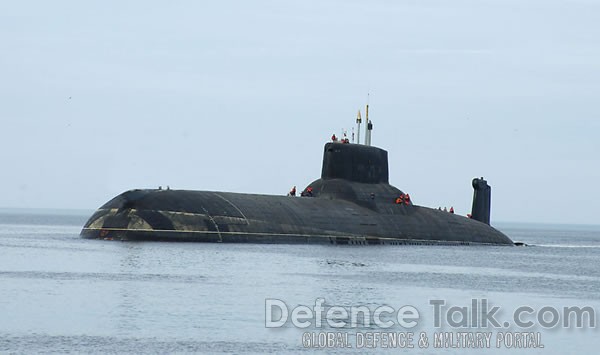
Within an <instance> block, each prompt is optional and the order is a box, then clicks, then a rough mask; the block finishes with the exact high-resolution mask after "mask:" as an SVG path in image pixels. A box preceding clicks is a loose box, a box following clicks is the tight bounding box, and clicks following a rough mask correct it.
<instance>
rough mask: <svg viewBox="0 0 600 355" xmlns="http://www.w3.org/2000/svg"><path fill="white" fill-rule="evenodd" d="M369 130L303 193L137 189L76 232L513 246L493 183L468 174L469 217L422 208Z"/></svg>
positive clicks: (340, 150) (335, 154)
mask: <svg viewBox="0 0 600 355" xmlns="http://www.w3.org/2000/svg"><path fill="white" fill-rule="evenodd" d="M369 123H370V122H369ZM369 128H371V127H369ZM359 132H360V131H359ZM369 133H370V132H369ZM368 137H369V140H366V141H365V144H355V143H349V142H348V140H347V139H346V140H342V141H337V142H327V143H326V144H325V147H324V152H323V165H322V170H321V178H319V179H317V180H315V181H313V182H312V183H310V184H309V185H308V186H307V187H306V188H305V189H304V191H303V193H302V197H300V196H298V197H295V196H276V195H259V194H245V193H233V192H219V191H189V190H175V189H160V188H159V189H135V190H130V191H126V192H124V193H122V194H120V195H118V196H116V197H115V198H113V199H112V200H110V201H108V202H107V203H106V204H104V205H103V206H101V207H100V208H99V209H98V210H97V211H96V212H95V213H94V214H93V215H92V216H91V217H90V218H89V220H88V221H87V222H86V223H85V225H84V226H83V228H82V230H81V234H80V236H81V237H82V238H87V239H104V240H123V241H136V240H139V241H173V242H175V241H177V242H212V243H267V244H268V243H270V244H275V243H282V244H336V245H339V244H341V245H514V243H513V241H512V240H511V239H510V238H509V237H507V236H506V235H504V234H503V233H502V232H500V231H498V230H496V229H495V228H493V227H492V226H490V207H491V206H490V205H491V187H490V186H489V185H488V183H487V181H486V180H484V179H483V178H475V179H473V181H472V185H473V188H474V194H473V205H472V211H471V214H470V217H465V216H459V215H456V214H453V213H449V212H445V211H440V210H439V209H434V208H428V207H423V206H418V205H416V204H413V202H412V201H411V200H410V197H408V196H407V194H405V193H404V192H403V191H401V190H400V189H398V188H396V187H394V186H392V185H390V184H389V171H388V152H387V151H386V150H384V149H381V148H378V147H375V146H371V145H370V135H369V136H368Z"/></svg>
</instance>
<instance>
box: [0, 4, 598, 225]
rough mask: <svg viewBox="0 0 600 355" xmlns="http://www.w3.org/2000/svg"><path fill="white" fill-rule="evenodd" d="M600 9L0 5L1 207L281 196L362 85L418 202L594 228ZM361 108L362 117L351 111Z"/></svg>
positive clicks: (380, 134) (345, 117)
mask: <svg viewBox="0 0 600 355" xmlns="http://www.w3.org/2000/svg"><path fill="white" fill-rule="evenodd" d="M599 15H600V2H598V1H591V0H590V1H586V0H571V1H567V0H562V1H559V0H543V1H541V0H528V1H522V0H518V1H517V0H497V1H496V0H470V1H467V0H455V1H446V0H438V1H428V0H412V1H403V0H398V1H383V0H380V1H348V0H344V1H342V0H338V1H322V0H319V1H169V2H156V1H94V2H92V1H3V2H0V53H1V55H0V90H1V94H0V120H1V124H2V125H1V129H0V166H1V170H0V171H1V174H0V185H1V186H2V194H0V207H37V208H85V209H94V208H97V207H98V206H100V205H101V204H103V203H104V202H106V201H108V200H109V199H111V198H112V197H114V196H115V195H117V194H119V193H121V192H123V191H125V190H128V189H131V188H147V187H157V186H158V185H163V186H165V185H170V186H171V187H172V188H179V189H196V190H220V191H234V192H254V193H266V194H285V193H286V192H287V191H288V189H289V188H290V187H291V186H292V185H298V186H299V187H304V186H305V185H307V184H308V183H310V182H311V181H313V180H314V179H317V178H318V177H319V176H320V171H321V158H322V149H323V144H324V143H325V142H326V141H327V139H328V138H329V137H330V136H331V134H332V133H334V132H335V133H338V134H339V132H340V131H341V129H342V128H346V129H348V130H350V129H351V128H352V126H353V124H354V120H355V117H356V111H357V110H358V109H359V108H361V107H362V106H363V105H364V104H365V103H366V100H367V93H368V92H370V94H371V95H370V104H371V110H370V111H371V112H370V113H371V118H372V120H373V123H374V126H375V130H374V132H373V143H374V145H377V146H380V147H382V148H384V149H386V150H388V152H389V157H390V183H392V184H393V185H395V186H397V187H399V188H400V189H402V190H405V191H407V192H409V193H410V194H411V197H412V198H413V200H414V202H415V203H417V204H421V205H425V206H430V207H437V206H450V205H453V206H454V207H455V209H457V212H458V213H461V214H465V213H467V212H469V210H470V204H471V198H472V188H471V185H470V182H471V179H472V178H473V177H475V176H484V177H485V178H486V179H487V180H488V181H489V182H490V184H491V185H492V187H493V189H492V219H493V220H496V221H531V222H557V223H598V222H599V220H598V217H597V215H598V213H599V212H600V207H598V206H599V205H600V186H599V184H598V182H599V180H600V179H599V178H600V164H599V160H600V159H599V157H598V155H599V153H600V143H599V139H598V136H599V133H600V108H599V105H600V100H599V99H600V42H599V39H600V21H598V19H599ZM363 113H364V112H363Z"/></svg>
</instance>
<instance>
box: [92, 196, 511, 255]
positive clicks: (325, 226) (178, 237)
mask: <svg viewBox="0 0 600 355" xmlns="http://www.w3.org/2000/svg"><path fill="white" fill-rule="evenodd" d="M388 186H389V185H388ZM132 195H133V196H135V200H134V201H133V202H132V201H131V198H132V197H131V196H132ZM127 204H130V206H126V205H127ZM372 207H376V205H375V203H373V206H372ZM81 236H82V237H84V238H100V239H117V240H160V241H189V242H216V243H218V242H223V243H289V244H308V243H312V244H463V245H467V244H507V245H512V241H511V240H510V239H509V238H508V237H506V236H505V235H504V234H502V233H500V232H499V231H497V230H495V229H493V228H491V227H490V226H488V225H486V224H484V223H481V222H478V221H475V220H471V219H468V218H466V217H462V216H457V215H453V214H450V213H447V212H442V211H438V210H434V209H430V208H425V207H420V206H414V205H408V206H407V205H397V204H394V203H390V204H387V208H385V210H383V211H382V210H380V209H379V211H375V210H373V209H371V208H369V206H368V205H366V204H365V205H363V206H361V205H358V204H356V203H353V202H349V201H344V200H333V199H325V198H312V197H285V196H267V195H250V194H238V193H230V192H208V191H179V190H132V191H129V192H126V193H124V194H122V195H119V196H117V197H116V198H115V199H113V200H111V201H110V202H108V203H107V204H105V205H104V206H102V207H101V208H100V209H99V210H98V211H97V212H96V213H95V214H94V215H93V216H92V217H91V218H90V220H89V221H88V222H87V223H86V225H85V226H84V228H83V230H82V232H81Z"/></svg>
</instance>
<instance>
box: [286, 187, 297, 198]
mask: <svg viewBox="0 0 600 355" xmlns="http://www.w3.org/2000/svg"><path fill="white" fill-rule="evenodd" d="M288 196H296V186H294V187H292V189H291V190H290V192H289V193H288Z"/></svg>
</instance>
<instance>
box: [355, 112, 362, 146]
mask: <svg viewBox="0 0 600 355" xmlns="http://www.w3.org/2000/svg"><path fill="white" fill-rule="evenodd" d="M361 122H362V118H361V117H360V110H358V115H357V116H356V124H357V125H358V130H357V131H356V132H357V133H356V138H357V139H356V144H360V124H361Z"/></svg>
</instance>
